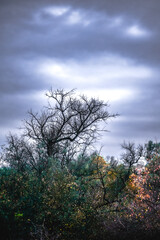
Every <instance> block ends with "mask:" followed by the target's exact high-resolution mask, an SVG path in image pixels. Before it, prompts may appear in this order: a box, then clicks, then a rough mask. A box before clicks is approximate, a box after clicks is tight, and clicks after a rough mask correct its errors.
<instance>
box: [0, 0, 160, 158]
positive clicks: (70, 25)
mask: <svg viewBox="0 0 160 240" xmlns="http://www.w3.org/2000/svg"><path fill="white" fill-rule="evenodd" d="M159 13H160V1H159V0H152V1H151V0H134V1H132V0H98V1H97V0H93V1H92V0H78V1H77V0H59V1H58V0H52V1H51V0H43V1H42V0H37V1H33V0H32V1H31V0H28V1H25V0H1V1H0V61H1V63H0V131H1V134H0V144H3V143H5V135H6V134H8V132H9V131H12V132H16V131H17V128H18V127H19V126H20V125H21V120H23V119H24V118H26V116H27V115H26V113H27V111H28V110H29V109H31V108H32V109H40V108H41V106H43V105H44V101H45V100H44V92H46V91H47V90H49V89H50V88H51V86H52V88H53V89H57V88H64V89H66V90H69V89H73V88H76V89H77V91H78V92H82V93H84V94H86V95H88V96H95V97H99V98H101V99H103V100H105V101H109V104H110V108H109V111H110V112H111V113H117V112H118V113H119V114H120V117H118V118H117V119H114V120H112V121H110V122H109V123H108V126H107V127H108V130H109V131H110V132H108V133H105V134H104V135H103V138H102V139H101V142H100V143H99V145H103V153H104V154H105V155H115V156H118V155H119V153H120V144H121V143H123V141H124V140H125V141H135V142H136V143H144V142H147V141H148V140H150V139H152V140H154V141H156V140H157V141H158V140H159V130H160V121H159V119H160V97H159V94H160V74H159V71H160V68H159V65H160V14H159Z"/></svg>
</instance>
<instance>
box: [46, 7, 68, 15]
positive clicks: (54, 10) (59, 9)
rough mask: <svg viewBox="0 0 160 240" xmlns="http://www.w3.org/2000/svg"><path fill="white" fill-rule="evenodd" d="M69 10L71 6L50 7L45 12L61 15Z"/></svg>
mask: <svg viewBox="0 0 160 240" xmlns="http://www.w3.org/2000/svg"><path fill="white" fill-rule="evenodd" d="M68 10H69V7H48V8H46V9H45V12H46V13H48V14H51V15H54V16H61V15H63V14H64V13H66V12H67V11H68Z"/></svg>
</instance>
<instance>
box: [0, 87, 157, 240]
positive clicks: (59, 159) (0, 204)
mask: <svg viewBox="0 0 160 240" xmlns="http://www.w3.org/2000/svg"><path fill="white" fill-rule="evenodd" d="M48 97H49V98H51V100H54V101H55V102H54V103H53V104H52V105H51V103H49V105H48V107H47V108H45V109H44V110H43V111H42V112H41V114H40V115H38V114H37V113H36V114H35V113H33V112H30V113H29V118H28V119H27V120H26V121H25V124H24V125H25V128H24V133H23V134H22V135H21V136H20V137H17V136H13V135H10V136H9V137H8V144H7V145H6V146H4V147H3V150H2V153H1V159H2V162H3V164H6V165H5V166H4V165H3V166H2V167H1V168H0V234H1V239H6V240H7V239H8V240H14V239H16V240H18V239H23V240H25V239H27V240H28V239H37V240H46V239H60V240H61V239H73V240H74V239H75V240H76V239H77V240H78V239H79V240H80V239H81V240H84V239H93V240H94V239H127V238H130V239H148V238H154V239H156V236H158V233H160V232H159V230H160V220H159V215H160V192H159V187H160V181H159V180H160V145H159V144H158V143H153V142H151V141H150V142H149V143H148V144H147V145H146V146H145V147H144V148H142V146H138V147H135V145H134V144H132V143H129V144H126V143H124V144H123V146H122V147H123V149H124V154H123V155H122V157H121V160H122V161H121V162H122V163H121V164H118V163H117V162H116V161H115V160H114V159H111V160H108V161H105V160H104V158H103V157H102V156H100V155H99V154H98V153H97V152H95V151H94V152H92V153H91V152H90V151H89V147H90V146H91V145H92V143H93V141H94V140H95V139H96V136H97V134H98V133H99V131H101V129H100V128H99V127H98V125H97V124H99V122H100V121H106V120H108V119H109V118H111V117H115V116H116V115H111V114H109V113H108V111H106V107H108V106H107V105H106V104H104V103H103V102H101V101H99V100H95V99H90V100H88V99H87V98H85V97H84V96H81V97H80V98H73V96H72V93H71V92H69V93H65V92H63V91H56V92H53V91H51V92H50V93H49V94H48ZM141 156H145V159H146V161H147V164H146V166H145V167H143V168H142V167H138V166H137V163H138V161H139V159H140V158H141ZM157 239H158V238H157Z"/></svg>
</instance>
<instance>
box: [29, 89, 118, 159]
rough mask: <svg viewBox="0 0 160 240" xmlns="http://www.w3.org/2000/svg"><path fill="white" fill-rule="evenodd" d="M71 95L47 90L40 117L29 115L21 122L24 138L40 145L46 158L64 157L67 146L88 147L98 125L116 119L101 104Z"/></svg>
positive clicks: (98, 130)
mask: <svg viewBox="0 0 160 240" xmlns="http://www.w3.org/2000/svg"><path fill="white" fill-rule="evenodd" d="M73 93H74V91H73V90H72V91H69V92H65V91H63V90H56V91H53V90H50V91H49V92H48V93H47V94H46V96H47V97H48V99H49V102H48V106H47V107H45V109H44V110H43V111H42V112H41V113H40V114H38V113H33V112H32V111H30V112H29V119H28V120H26V121H25V136H26V137H27V138H29V139H31V140H32V141H34V142H36V143H37V142H38V143H39V142H41V143H43V144H44V145H45V147H46V149H47V154H48V156H49V157H52V156H55V155H57V154H58V153H64V152H65V151H66V149H67V148H68V147H69V146H70V145H71V144H76V146H78V147H80V146H81V145H84V144H85V145H90V144H91V143H93V141H95V139H96V137H97V136H98V134H99V133H100V131H102V129H100V128H99V125H98V124H99V123H100V122H102V121H104V122H106V121H107V120H108V119H110V118H113V117H116V116H117V114H109V112H108V110H107V108H108V104H106V103H104V102H103V101H100V100H98V99H94V98H91V99H87V97H85V96H83V95H82V96H78V97H74V96H73Z"/></svg>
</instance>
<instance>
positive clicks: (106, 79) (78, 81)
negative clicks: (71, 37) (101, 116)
mask: <svg viewBox="0 0 160 240" xmlns="http://www.w3.org/2000/svg"><path fill="white" fill-rule="evenodd" d="M36 71H38V74H39V75H40V76H41V77H42V78H44V79H48V80H47V81H49V82H50V83H51V85H53V82H54V85H56V87H57V88H59V87H60V88H69V89H70V88H77V89H79V90H80V89H82V90H83V92H84V93H85V89H86V93H87V95H88V94H90V96H94V95H96V96H99V97H100V96H101V97H102V98H103V99H106V98H107V99H109V100H111V101H118V100H124V99H126V98H127V99H131V98H132V97H135V95H134V94H137V92H136V85H135V87H134V88H132V90H131V87H129V86H130V83H129V84H128V85H127V84H126V81H128V82H130V81H132V80H133V79H134V81H138V82H140V81H143V80H144V79H145V80H146V79H147V78H148V77H151V76H153V72H152V70H151V69H149V68H147V67H145V66H137V65H134V63H133V62H130V61H129V60H126V59H123V58H120V57H113V56H110V57H108V58H107V57H101V58H100V59H93V60H88V61H84V62H75V61H67V62H63V63H62V62H58V61H56V60H51V59H46V60H45V61H43V62H40V63H39V65H38V66H37V70H36ZM136 79H137V80H136ZM124 83H125V84H124ZM94 89H95V90H94ZM107 99H106V100H107Z"/></svg>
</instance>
